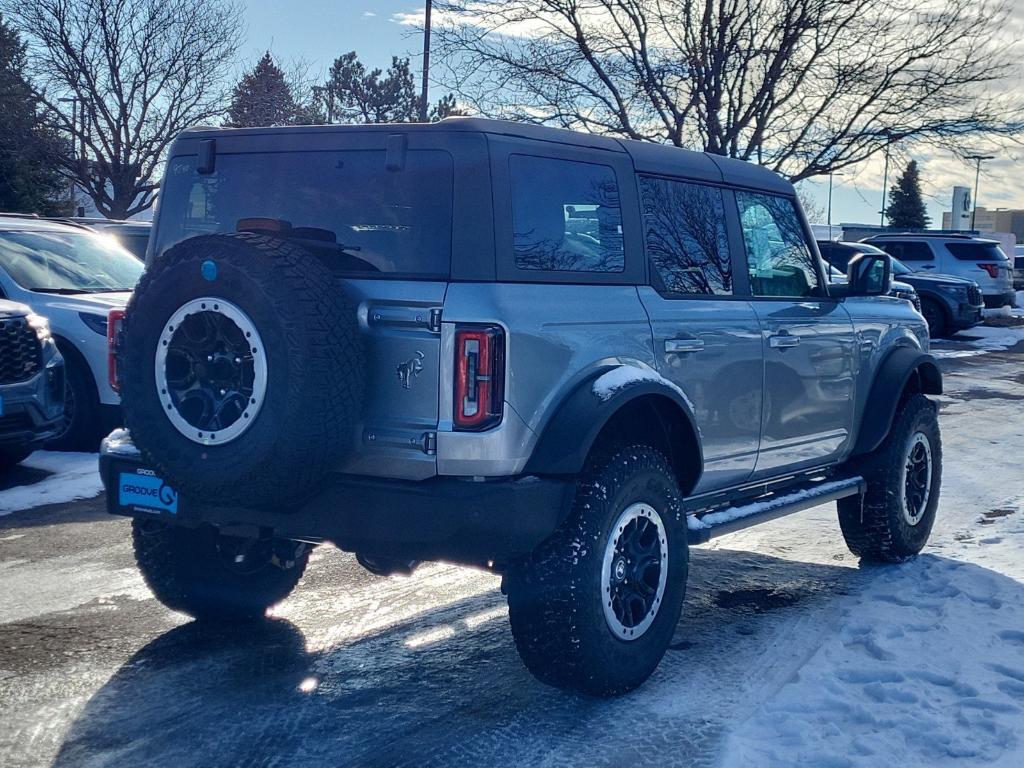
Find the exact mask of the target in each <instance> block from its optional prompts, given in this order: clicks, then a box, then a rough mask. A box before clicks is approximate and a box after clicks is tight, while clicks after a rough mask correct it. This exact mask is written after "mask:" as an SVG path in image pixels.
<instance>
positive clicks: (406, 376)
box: [398, 350, 424, 389]
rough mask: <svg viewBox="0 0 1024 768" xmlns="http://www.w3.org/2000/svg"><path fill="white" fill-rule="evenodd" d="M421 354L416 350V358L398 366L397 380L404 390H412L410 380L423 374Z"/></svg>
mask: <svg viewBox="0 0 1024 768" xmlns="http://www.w3.org/2000/svg"><path fill="white" fill-rule="evenodd" d="M423 357H424V355H423V353H422V352H420V351H419V350H416V356H415V357H413V358H411V359H409V360H406V361H405V362H404V363H399V365H398V378H399V379H401V380H402V386H403V387H404V388H405V389H412V380H413V379H415V378H416V377H417V376H419V375H420V374H421V373H423Z"/></svg>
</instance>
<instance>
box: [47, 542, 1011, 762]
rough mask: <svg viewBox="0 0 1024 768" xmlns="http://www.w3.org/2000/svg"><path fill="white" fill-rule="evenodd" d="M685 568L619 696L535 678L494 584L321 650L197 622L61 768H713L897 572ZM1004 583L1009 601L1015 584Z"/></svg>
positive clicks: (921, 561) (287, 630) (708, 553)
mask: <svg viewBox="0 0 1024 768" xmlns="http://www.w3.org/2000/svg"><path fill="white" fill-rule="evenodd" d="M948 562H952V561H948V560H946V559H945V558H939V557H935V556H931V555H929V556H923V557H921V558H918V560H916V561H914V562H912V563H909V564H905V565H903V566H898V567H897V568H898V569H900V570H901V572H903V573H904V575H905V576H906V577H907V578H905V579H904V580H905V582H906V584H909V585H913V584H915V583H917V582H915V580H914V578H913V577H914V572H915V569H916V570H920V569H927V568H929V567H933V566H934V565H935V564H936V563H938V564H940V565H941V564H943V563H948ZM955 567H956V568H957V569H959V571H960V572H962V571H963V569H974V570H977V571H979V572H984V574H985V578H988V579H998V580H1001V581H1005V582H1010V580H1009V579H1006V578H1005V577H1002V576H999V575H998V574H995V573H993V572H990V571H986V570H985V569H982V568H980V567H978V566H974V565H969V564H963V563H957V564H956V566H955ZM691 574H692V576H691V582H690V588H689V594H688V596H687V603H686V609H685V611H684V616H683V619H682V621H681V622H680V625H679V629H678V631H677V635H676V638H675V642H674V643H673V647H672V649H671V650H670V651H669V652H668V654H667V655H666V657H665V660H664V661H663V662H662V664H661V666H660V667H659V669H658V670H657V672H656V673H655V675H654V676H653V677H652V678H651V680H650V681H649V682H648V683H647V684H646V685H645V686H644V687H643V688H642V689H641V690H639V691H637V692H635V693H633V694H630V695H628V696H624V697H621V698H619V699H614V700H595V699H590V698H585V697H581V696H575V695H570V694H566V693H563V692H559V691H556V690H554V689H551V688H547V687H545V686H543V685H541V684H539V683H537V682H535V681H534V679H533V678H532V677H531V676H530V675H529V673H528V672H527V671H526V670H525V669H524V668H523V667H522V665H521V664H520V662H519V660H518V658H517V656H516V653H515V649H514V645H513V642H512V638H511V633H510V631H509V628H508V622H507V618H506V616H505V613H504V611H503V606H504V598H503V597H502V596H501V595H500V594H498V593H497V592H494V593H486V594H482V595H476V596H473V597H469V598H465V599H462V600H459V601H457V602H454V603H451V604H449V605H447V606H446V607H443V608H440V609H433V610H429V611H428V612H426V613H422V614H419V615H416V616H414V617H413V618H411V619H408V620H406V621H401V622H398V623H395V624H393V625H391V626H389V627H387V628H386V629H384V630H382V631H379V632H375V633H371V634H366V635H364V636H361V637H359V638H358V639H356V640H353V641H348V642H343V643H336V644H331V643H329V642H327V643H324V644H323V645H322V646H321V647H317V646H316V644H315V642H313V641H311V640H310V639H309V637H310V636H312V635H313V634H319V635H321V636H322V635H323V632H322V631H320V630H318V629H316V628H315V627H312V626H311V627H310V629H309V632H310V636H307V634H306V633H304V632H303V630H302V629H301V628H300V627H299V626H297V625H296V624H294V623H291V622H289V621H285V620H283V619H271V620H268V621H266V622H264V623H262V624H259V625H256V626H253V627H241V628H223V627H208V626H203V625H200V624H198V623H196V622H191V623H188V624H185V625H182V626H179V627H177V628H174V629H172V630H170V631H168V632H166V633H165V634H163V635H161V636H160V637H158V638H157V639H156V640H154V641H152V642H151V643H149V644H148V645H146V646H145V647H144V648H142V649H141V650H139V651H138V652H137V653H135V655H134V656H133V657H132V658H131V659H130V660H129V661H128V662H127V663H125V664H124V665H123V666H122V667H121V668H120V669H119V670H118V671H117V672H116V673H115V674H114V675H113V676H112V677H111V678H110V680H109V681H108V682H107V683H106V684H105V685H104V686H103V687H102V688H101V689H100V690H99V691H98V692H97V693H96V694H95V695H94V696H93V697H92V698H91V700H90V701H89V702H88V703H87V704H86V706H85V707H84V709H83V710H82V712H81V714H80V716H79V717H78V718H77V720H76V721H75V722H74V723H73V724H72V726H71V727H70V729H69V730H68V732H67V735H66V737H65V740H64V743H63V745H62V746H61V749H60V752H59V754H58V756H57V758H56V760H55V763H54V764H55V765H56V766H61V767H62V768H63V767H64V766H79V765H83V764H89V765H174V766H189V765H204V766H206V765H259V766H273V765H313V766H318V765H324V766H328V765H329V766H338V765H359V766H398V765H417V766H419V765H462V764H477V765H491V764H497V763H507V762H513V763H515V764H520V765H528V764H537V763H541V762H544V763H548V764H562V763H563V762H565V763H570V764H579V765H623V764H643V763H645V762H657V763H658V764H659V765H672V764H679V765H708V764H711V763H712V762H713V761H714V759H715V757H716V755H717V752H718V748H719V746H720V743H721V739H722V735H723V722H722V719H720V718H721V717H724V718H729V717H732V716H735V712H736V711H738V710H739V709H741V708H742V706H745V705H746V704H745V703H744V699H745V697H749V696H750V695H751V690H752V686H753V691H754V693H755V694H756V692H757V690H759V689H775V688H777V687H779V686H781V685H782V684H783V683H784V682H785V681H786V680H787V679H789V678H790V677H791V676H792V675H793V674H794V673H795V671H796V669H798V668H799V661H798V659H799V658H801V657H803V658H806V657H808V656H809V655H810V654H811V653H812V652H813V649H814V648H815V647H816V645H815V643H816V642H817V641H816V640H815V639H814V637H813V635H814V633H815V632H817V633H819V634H820V633H825V632H827V631H829V627H830V624H831V620H833V619H835V618H836V615H837V613H838V611H837V610H836V605H837V604H838V603H840V602H841V601H842V600H843V599H844V596H846V595H854V596H856V595H858V594H860V593H862V592H863V591H864V590H865V589H867V588H868V587H869V586H870V585H871V584H872V583H874V582H876V581H878V580H880V579H881V580H884V579H888V578H889V575H890V574H892V570H891V569H887V568H878V567H855V564H854V561H853V560H852V559H851V560H849V561H848V562H847V564H846V565H825V564H816V563H805V562H797V561H792V560H785V559H781V558H776V557H769V556H766V555H760V554H755V553H749V552H736V551H728V550H708V549H694V550H693V552H692V556H691ZM413 578H416V577H413ZM901 583H902V582H901ZM921 583H922V585H923V586H922V587H921V588H922V589H925V588H926V587H927V581H923V582H921ZM1010 584H1012V587H1008V588H1013V589H1014V591H1015V593H1016V594H1017V595H1018V596H1019V595H1020V591H1021V589H1022V587H1021V585H1020V584H1017V583H1016V582H1010ZM932 586H934V585H932ZM912 589H913V587H912V586H911V590H912ZM904 591H905V589H904ZM904 597H905V598H906V599H910V600H912V599H913V597H914V596H913V594H910V595H906V594H904ZM381 599H382V600H383V601H386V600H387V596H386V593H385V592H383V591H382V592H381ZM1018 599H1020V597H1018ZM325 610H327V609H325ZM978 610H992V607H991V606H983V605H979V607H978ZM317 615H318V617H319V618H320V619H322V620H323V621H325V622H327V623H328V624H329V623H330V622H331V621H332V618H331V617H330V615H329V613H327V615H324V612H323V611H321V612H318V614H317ZM349 618H351V617H349ZM297 620H299V619H297ZM300 621H302V622H305V621H306V619H305V617H304V618H303V619H301V620H300ZM963 652H964V653H965V654H968V653H970V649H967V648H965V649H963ZM752 678H753V679H755V680H757V679H760V680H761V681H762V682H761V683H760V684H755V683H752V682H751V680H752ZM758 686H759V687H758ZM719 713H721V715H719ZM730 713H732V714H730Z"/></svg>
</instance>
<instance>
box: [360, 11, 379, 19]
mask: <svg viewBox="0 0 1024 768" xmlns="http://www.w3.org/2000/svg"><path fill="white" fill-rule="evenodd" d="M376 16H377V14H376V13H374V12H373V11H363V18H364V19H372V18H375V17H376Z"/></svg>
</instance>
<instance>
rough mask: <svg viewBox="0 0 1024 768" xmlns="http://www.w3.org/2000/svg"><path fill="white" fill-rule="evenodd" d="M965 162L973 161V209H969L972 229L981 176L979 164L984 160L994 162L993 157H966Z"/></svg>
mask: <svg viewBox="0 0 1024 768" xmlns="http://www.w3.org/2000/svg"><path fill="white" fill-rule="evenodd" d="M965 159H966V160H974V162H975V163H976V165H975V166H974V207H973V208H971V229H972V230H973V229H974V217H975V215H976V214H977V213H978V177H980V176H981V164H982V163H983V162H984V161H986V160H995V155H968V156H967V157H966V158H965Z"/></svg>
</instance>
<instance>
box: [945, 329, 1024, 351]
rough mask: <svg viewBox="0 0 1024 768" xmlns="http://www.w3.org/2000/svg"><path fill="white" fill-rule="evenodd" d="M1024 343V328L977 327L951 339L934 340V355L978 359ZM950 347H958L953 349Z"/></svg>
mask: <svg viewBox="0 0 1024 768" xmlns="http://www.w3.org/2000/svg"><path fill="white" fill-rule="evenodd" d="M1022 341H1024V326H1017V327H1010V328H1002V327H997V326H990V325H976V326H975V327H974V328H970V329H968V330H966V331H961V332H960V333H958V334H957V335H955V336H953V337H952V338H950V339H932V350H931V351H932V354H933V355H935V356H936V357H944V358H957V357H977V356H978V355H984V354H986V353H988V352H1001V351H1003V350H1007V349H1011V348H1012V347H1014V346H1015V345H1017V344H1019V343H1021V342H1022ZM950 347H957V348H955V349H951V348H950Z"/></svg>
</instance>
